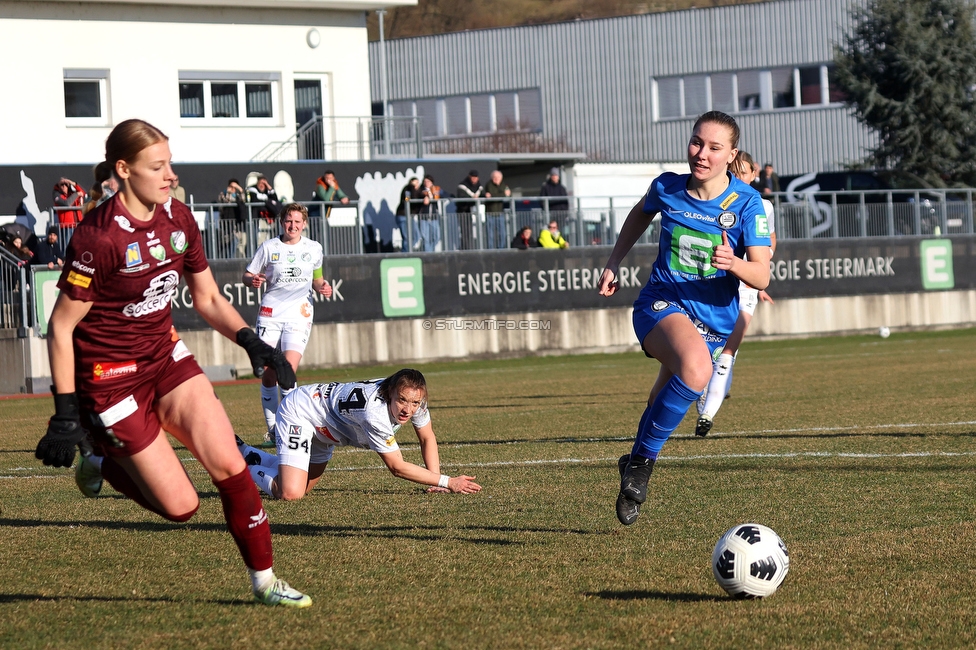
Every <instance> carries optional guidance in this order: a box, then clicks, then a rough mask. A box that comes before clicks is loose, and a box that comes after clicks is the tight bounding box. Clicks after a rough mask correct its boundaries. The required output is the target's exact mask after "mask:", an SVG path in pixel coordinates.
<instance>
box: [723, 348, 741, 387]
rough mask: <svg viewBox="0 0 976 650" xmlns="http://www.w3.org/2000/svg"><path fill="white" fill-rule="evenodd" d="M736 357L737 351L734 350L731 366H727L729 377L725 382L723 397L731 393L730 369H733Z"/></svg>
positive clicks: (737, 355)
mask: <svg viewBox="0 0 976 650" xmlns="http://www.w3.org/2000/svg"><path fill="white" fill-rule="evenodd" d="M738 358H739V352H738V351H736V353H735V355H734V356H733V357H732V366H731V367H730V368H729V378H728V379H727V380H726V382H725V397H728V396H729V395H730V394H731V393H732V371H733V370H735V360H736V359H738Z"/></svg>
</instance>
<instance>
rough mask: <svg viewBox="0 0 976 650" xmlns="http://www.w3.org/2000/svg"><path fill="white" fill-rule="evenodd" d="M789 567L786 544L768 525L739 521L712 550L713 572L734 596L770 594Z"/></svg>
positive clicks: (776, 587)
mask: <svg viewBox="0 0 976 650" xmlns="http://www.w3.org/2000/svg"><path fill="white" fill-rule="evenodd" d="M789 570H790V554H789V553H788V552H787V550H786V544H784V543H783V540H781V539H780V538H779V535H777V534H776V533H775V532H774V531H773V530H772V529H771V528H767V527H766V526H762V525H760V524H739V525H738V526H733V527H732V528H730V529H729V530H728V531H727V532H726V533H725V534H724V535H722V537H721V539H719V540H718V543H717V544H715V550H714V551H712V573H713V574H714V575H715V580H716V582H718V584H719V586H720V587H721V588H722V589H724V590H725V591H726V592H728V594H729V595H730V596H732V597H734V598H765V597H766V596H771V595H772V594H773V592H775V591H776V590H777V589H778V588H779V586H780V585H781V584H783V580H784V579H785V578H786V574H787V573H788V572H789Z"/></svg>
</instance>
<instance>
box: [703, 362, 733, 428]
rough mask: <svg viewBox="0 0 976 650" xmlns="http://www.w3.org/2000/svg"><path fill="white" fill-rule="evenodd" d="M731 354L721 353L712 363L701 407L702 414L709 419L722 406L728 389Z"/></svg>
mask: <svg viewBox="0 0 976 650" xmlns="http://www.w3.org/2000/svg"><path fill="white" fill-rule="evenodd" d="M731 371H732V355H731V354H723V355H722V356H720V357H719V358H718V360H717V361H715V362H714V363H713V364H712V379H711V380H710V381H709V382H708V388H707V389H706V390H707V392H706V394H705V406H704V407H703V408H702V415H703V416H704V417H707V418H709V419H714V418H715V414H716V413H718V410H719V408H721V406H722V401H723V400H724V399H725V394H726V393H727V392H728V391H729V387H730V386H731V384H730V383H729V381H730V380H731V379H732V372H731Z"/></svg>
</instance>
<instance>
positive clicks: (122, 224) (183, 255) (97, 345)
mask: <svg viewBox="0 0 976 650" xmlns="http://www.w3.org/2000/svg"><path fill="white" fill-rule="evenodd" d="M206 268H207V258H206V256H205V254H204V251H203V242H202V238H201V236H200V229H199V227H198V226H197V224H196V221H194V219H193V215H192V214H191V213H190V210H189V208H187V207H186V206H185V205H184V204H182V203H179V202H178V201H168V202H167V203H166V204H163V205H157V206H156V209H155V211H154V212H153V216H152V219H150V220H149V221H138V220H136V219H134V218H133V217H132V215H131V214H130V213H129V211H128V210H126V208H125V206H124V205H123V203H122V200H121V198H120V197H119V195H118V194H116V195H115V196H113V197H112V198H111V199H109V200H108V201H106V202H105V203H103V204H102V205H100V206H98V207H97V208H95V209H94V210H92V211H91V212H89V213H88V214H87V215H85V219H84V221H82V222H81V225H79V226H78V228H77V229H76V230H75V232H74V235H73V236H72V237H71V241H70V242H69V244H68V250H67V253H66V254H65V264H64V271H63V272H62V274H61V279H60V280H59V281H58V288H59V289H60V290H61V291H63V292H65V293H66V294H67V295H68V296H70V297H71V298H74V299H75V300H82V301H85V302H91V303H92V307H91V310H90V311H89V312H88V314H87V315H86V316H85V318H84V319H82V321H81V322H80V323H78V326H77V327H76V328H75V331H74V350H75V374H76V376H77V378H78V379H79V380H81V387H83V388H87V389H93V388H97V386H98V384H99V382H100V381H101V380H103V379H109V378H112V377H117V376H119V375H122V374H126V373H129V372H137V370H136V368H137V363H136V362H143V361H147V360H150V359H158V358H161V357H163V356H166V355H168V354H170V353H171V352H172V350H173V344H174V341H175V340H176V339H175V333H173V332H172V328H173V320H172V317H171V314H170V301H171V300H172V298H173V296H174V294H175V293H176V289H177V286H178V285H179V283H180V277H181V276H182V275H183V272H184V269H185V270H186V271H188V272H191V273H199V272H201V271H203V270H204V269H206ZM140 365H141V363H140Z"/></svg>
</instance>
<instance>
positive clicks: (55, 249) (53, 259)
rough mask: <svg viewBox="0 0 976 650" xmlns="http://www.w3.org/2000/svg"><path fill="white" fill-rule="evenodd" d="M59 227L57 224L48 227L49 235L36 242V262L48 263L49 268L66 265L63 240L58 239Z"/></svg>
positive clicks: (33, 261)
mask: <svg viewBox="0 0 976 650" xmlns="http://www.w3.org/2000/svg"><path fill="white" fill-rule="evenodd" d="M58 234H59V228H58V227H57V226H48V227H47V236H46V237H44V239H39V240H37V242H36V243H35V244H34V259H33V260H32V263H34V264H46V265H47V268H49V269H53V268H54V267H58V268H61V267H62V266H64V250H63V249H62V248H61V242H59V241H58Z"/></svg>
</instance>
